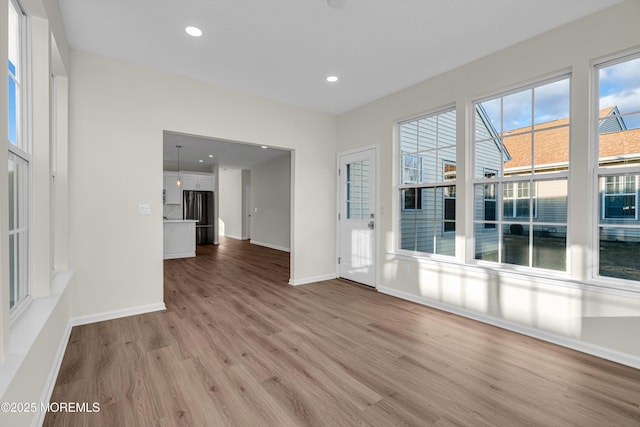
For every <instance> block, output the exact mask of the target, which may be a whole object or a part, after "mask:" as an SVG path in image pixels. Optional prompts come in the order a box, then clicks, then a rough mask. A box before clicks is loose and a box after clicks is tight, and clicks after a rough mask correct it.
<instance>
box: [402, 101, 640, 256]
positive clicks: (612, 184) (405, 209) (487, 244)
mask: <svg viewBox="0 0 640 427" xmlns="http://www.w3.org/2000/svg"><path fill="white" fill-rule="evenodd" d="M477 113H478V114H476V115H475V117H476V119H475V120H476V123H475V132H476V138H475V139H476V140H478V141H482V142H481V143H480V145H481V146H479V147H477V149H476V150H475V156H476V159H475V162H474V164H475V170H474V173H475V178H485V179H491V178H494V177H496V178H499V177H501V176H502V177H505V178H506V177H517V176H521V177H524V176H525V175H531V176H534V175H535V178H536V179H535V180H533V179H532V180H525V181H518V182H513V183H511V182H507V183H503V184H502V188H501V189H500V191H503V193H502V194H503V198H502V203H503V206H502V209H501V210H502V212H500V211H499V207H498V203H497V198H496V193H497V191H499V190H498V189H499V188H500V187H499V186H498V185H497V184H478V185H476V187H475V197H474V200H475V216H474V218H475V220H476V221H483V222H482V223H476V224H474V226H475V227H476V233H475V239H476V242H475V244H476V251H477V252H483V253H486V252H490V250H491V249H490V248H491V247H493V246H495V250H497V238H498V237H497V234H498V233H497V232H498V230H497V228H496V224H494V223H492V222H491V221H496V220H498V219H499V218H498V217H497V216H499V215H500V214H502V218H501V219H502V221H503V234H504V235H508V234H515V235H528V234H529V226H530V225H531V224H533V225H534V235H535V236H538V237H550V238H552V237H556V238H560V239H566V226H562V224H566V222H567V196H568V182H567V180H566V179H564V180H546V181H545V180H544V179H542V180H540V176H541V175H542V174H544V173H548V172H556V171H562V170H566V169H567V167H568V164H569V131H570V128H569V118H562V119H558V120H553V121H549V122H545V123H539V124H536V125H534V126H535V129H534V130H535V132H532V128H531V127H523V128H519V129H513V130H510V131H508V132H503V133H498V132H497V131H496V130H495V127H494V126H493V124H492V123H491V120H490V119H489V117H488V115H487V114H486V112H485V111H484V110H483V108H482V106H481V105H480V104H478V105H477ZM619 114H620V112H619V110H618V108H617V107H615V106H613V107H609V108H605V109H602V110H601V111H600V117H602V119H601V120H600V124H599V131H600V139H599V140H600V149H599V157H600V164H601V165H608V166H610V165H615V164H628V163H635V162H638V163H640V129H627V127H626V125H625V123H624V119H623V118H622V117H620V116H619ZM453 125H455V123H454V124H453ZM421 132H422V134H423V135H424V134H426V135H427V136H423V137H420V136H416V135H420V134H421ZM431 133H433V131H431ZM449 133H450V134H451V135H453V137H454V138H455V128H452V129H450V130H449ZM428 135H429V124H428V123H427V122H423V119H419V120H416V121H413V122H409V123H404V124H402V125H401V129H400V144H401V146H402V149H401V155H402V168H403V170H402V183H403V184H414V185H415V188H408V189H403V190H402V191H401V194H400V198H401V200H400V203H401V205H402V209H401V219H400V221H401V224H400V229H401V233H400V239H401V241H400V248H401V249H407V250H414V251H417V252H427V253H438V254H448V255H453V254H454V240H455V222H453V223H448V222H447V221H455V185H454V186H451V187H446V186H439V187H432V186H429V185H428V184H424V183H429V182H439V183H442V182H446V181H448V180H455V150H452V151H451V153H445V154H444V155H438V156H433V155H431V153H433V151H434V150H436V149H437V144H436V143H435V141H436V139H435V138H434V137H429V136H428ZM532 135H533V136H532ZM534 138H535V140H533V141H532V139H534ZM416 140H417V141H418V142H417V145H418V146H419V148H418V151H417V152H416V151H415V148H414V147H415V143H416ZM450 143H451V144H454V145H455V139H454V140H453V141H450ZM440 144H441V143H440ZM532 144H533V145H534V146H535V150H533V149H532ZM586 146H587V145H586V144H585V147H586ZM585 149H586V148H585ZM532 152H533V153H534V154H533V156H534V158H533V159H532ZM629 153H631V154H629ZM447 154H448V155H449V157H447ZM532 165H534V166H532ZM428 174H430V176H429V177H427V175H428ZM501 174H502V175H501ZM638 181H639V178H638V176H635V175H631V176H623V177H620V176H612V177H608V178H606V180H602V181H601V183H600V187H601V188H600V199H601V200H600V223H619V222H620V221H624V222H625V224H629V223H630V222H632V221H633V222H635V223H637V224H639V225H640V218H638V209H639V208H638V203H639V197H640V193H639V188H640V182H638ZM530 192H533V195H532V200H533V201H532V202H531V203H530V202H529V200H530ZM537 194H540V195H544V197H537ZM531 209H532V210H533V212H531V213H530V210H531ZM530 214H531V218H530ZM505 222H506V224H505ZM537 223H541V224H542V225H536V224H537ZM549 223H553V224H560V226H545V225H544V224H549ZM600 238H601V240H602V239H603V240H607V239H611V240H617V239H619V238H620V237H619V236H618V235H617V234H616V230H615V229H608V230H607V232H606V233H605V234H602V235H601V236H600ZM626 239H627V240H628V239H629V236H628V234H627V235H626ZM637 241H640V237H639V238H638V239H637Z"/></svg>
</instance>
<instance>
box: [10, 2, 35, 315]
mask: <svg viewBox="0 0 640 427" xmlns="http://www.w3.org/2000/svg"><path fill="white" fill-rule="evenodd" d="M9 2H10V3H11V4H12V5H13V7H14V8H15V10H16V11H17V13H18V15H19V17H20V28H19V31H20V35H19V37H20V40H19V46H20V52H19V61H20V64H16V66H17V68H18V71H19V76H16V77H19V78H18V81H19V83H20V84H19V86H20V93H19V99H20V101H19V102H20V104H19V106H18V108H19V110H20V120H19V123H18V128H17V129H16V144H15V145H14V144H12V143H10V142H8V141H7V145H8V152H9V153H10V154H13V155H14V156H16V157H17V158H19V159H20V160H22V161H24V162H25V163H26V165H25V166H26V169H27V170H26V183H24V185H25V189H24V190H23V191H25V192H26V197H20V198H19V202H20V203H22V204H23V205H22V206H21V209H22V210H23V211H25V212H26V222H27V224H26V226H24V227H20V228H19V229H15V230H13V231H14V232H13V233H11V231H10V234H14V235H15V234H16V233H24V232H26V233H27V238H26V246H27V247H26V249H25V255H26V260H25V261H24V265H23V266H22V268H23V269H24V270H23V271H20V270H19V271H18V274H23V275H24V277H25V280H26V283H25V284H24V289H23V291H24V295H23V296H22V297H21V298H20V299H18V300H17V301H15V304H14V306H13V307H12V308H11V309H10V315H9V316H10V322H11V323H13V322H14V321H15V320H16V319H17V318H18V317H19V316H20V314H21V313H23V312H24V311H25V310H26V308H27V307H28V306H29V305H30V304H31V301H32V298H31V270H32V267H31V264H32V263H31V261H32V260H31V248H32V245H33V236H32V233H31V227H32V215H33V212H32V208H31V194H32V188H31V186H32V167H31V166H32V165H31V160H32V157H31V147H32V141H31V132H30V129H31V127H30V124H31V121H32V120H31V90H30V88H31V77H30V76H31V61H29V58H30V56H31V49H30V43H29V33H30V31H29V18H28V16H27V14H26V13H25V12H24V8H23V7H22V5H21V4H20V2H19V1H18V0H9ZM7 72H8V70H7ZM9 286H13V284H9ZM8 303H9V302H8Z"/></svg>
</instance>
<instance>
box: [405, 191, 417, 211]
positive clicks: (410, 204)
mask: <svg viewBox="0 0 640 427" xmlns="http://www.w3.org/2000/svg"><path fill="white" fill-rule="evenodd" d="M402 209H403V210H412V209H422V188H407V189H405V190H402Z"/></svg>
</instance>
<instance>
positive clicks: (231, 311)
mask: <svg viewBox="0 0 640 427" xmlns="http://www.w3.org/2000/svg"><path fill="white" fill-rule="evenodd" d="M164 266H165V301H166V305H167V310H166V311H164V312H157V313H151V314H145V315H140V316H133V317H128V318H123V319H118V320H112V321H107V322H101V323H95V324H91V325H86V326H81V327H76V328H73V331H72V333H71V338H70V341H69V345H68V347H67V351H66V354H65V356H64V361H63V363H62V368H61V371H60V374H59V377H58V381H57V383H56V387H55V390H54V393H53V397H52V402H90V403H91V402H94V401H96V402H99V403H100V408H101V410H100V412H99V413H49V414H48V415H47V417H46V420H45V423H44V424H45V425H46V426H147V425H163V426H164V425H188V426H226V425H229V426H231V425H234V426H262V425H271V426H297V425H316V426H319V425H324V426H327V425H328V426H351V425H372V426H394V425H416V426H430V425H436V426H454V425H456V426H519V425H535V426H564V425H570V426H639V425H640V406H639V405H640V371H639V370H635V369H632V368H629V367H625V366H621V365H618V364H615V363H612V362H608V361H605V360H601V359H598V358H596V357H592V356H588V355H585V354H582V353H578V352H574V351H571V350H568V349H565V348H562V347H558V346H555V345H552V344H548V343H545V342H541V341H538V340H535V339H532V338H528V337H524V336H521V335H518V334H515V333H511V332H508V331H505V330H502V329H499V328H495V327H492V326H488V325H485V324H481V323H477V322H474V321H472V320H468V319H464V318H461V317H457V316H454V315H451V314H447V313H444V312H441V311H438V310H433V309H430V308H426V307H423V306H420V305H416V304H413V303H410V302H406V301H403V300H400V299H396V298H393V297H390V296H386V295H383V294H380V293H377V292H375V291H373V290H371V289H368V288H366V287H363V286H360V285H356V284H351V283H348V282H345V281H341V280H332V281H327V282H322V283H316V284H310V285H304V286H299V287H292V286H289V285H288V284H287V281H288V278H289V268H288V266H289V256H288V254H286V253H283V252H279V251H275V250H272V249H268V248H263V247H259V246H255V245H250V244H249V243H248V242H241V241H236V240H232V239H226V240H223V241H222V243H221V245H220V246H219V247H213V246H209V247H204V248H198V257H196V258H192V259H184V260H169V261H165V264H164Z"/></svg>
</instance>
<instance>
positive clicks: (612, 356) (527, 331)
mask: <svg viewBox="0 0 640 427" xmlns="http://www.w3.org/2000/svg"><path fill="white" fill-rule="evenodd" d="M378 291H379V292H381V293H383V294H387V295H391V296H394V297H397V298H401V299H404V300H408V301H412V302H415V303H417V304H421V305H425V306H428V307H432V308H436V309H438V310H442V311H446V312H449V313H453V314H456V315H458V316H462V317H466V318H468V319H472V320H477V321H479V322H482V323H487V324H489V325H493V326H497V327H499V328H502V329H507V330H509V331H512V332H517V333H519V334H522V335H527V336H530V337H533V338H537V339H540V340H542V341H547V342H550V343H553V344H557V345H560V346H563V347H567V348H570V349H572V350H576V351H580V352H582V353H586V354H590V355H592V356H596V357H600V358H602V359H607V360H611V361H612V362H616V363H620V364H622V365H627V366H631V367H632V368H636V369H640V357H637V356H633V355H630V354H627V353H622V352H619V351H615V350H611V349H608V348H604V347H600V346H597V345H594V344H589V343H587V342H584V341H580V340H577V339H574V338H568V337H564V336H562V335H558V334H554V333H552V332H547V331H543V330H540V329H536V328H531V327H528V326H524V325H520V324H518V323H515V322H510V321H508V320H503V319H498V318H496V317H491V316H487V315H484V314H482V313H478V312H476V311H472V310H467V309H464V308H460V307H456V306H452V305H449V304H445V303H442V302H439V301H434V300H431V299H429V298H424V297H421V296H418V295H414V294H410V293H408V292H403V291H399V290H396V289H392V288H385V287H378Z"/></svg>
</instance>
